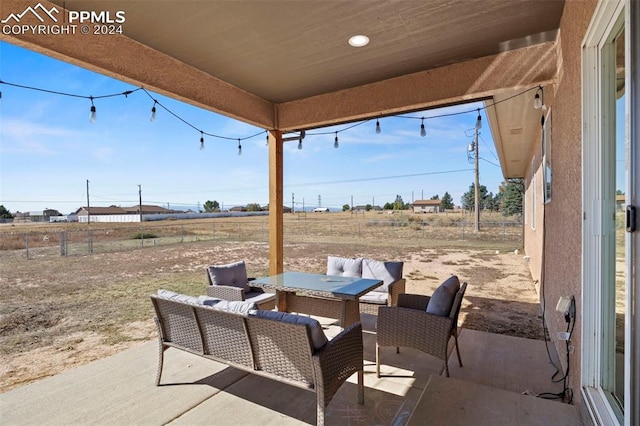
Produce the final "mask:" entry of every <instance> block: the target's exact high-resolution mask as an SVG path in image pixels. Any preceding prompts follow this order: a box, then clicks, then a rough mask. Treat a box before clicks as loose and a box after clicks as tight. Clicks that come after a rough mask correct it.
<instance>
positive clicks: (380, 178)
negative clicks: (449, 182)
mask: <svg viewBox="0 0 640 426" xmlns="http://www.w3.org/2000/svg"><path fill="white" fill-rule="evenodd" d="M468 171H473V169H460V170H445V171H440V172H426V173H412V174H407V175H395V176H378V177H371V178H361V179H345V180H333V181H324V182H310V183H297V184H291V185H285V187H302V186H313V185H333V184H340V183H355V182H369V181H374V180H387V179H401V178H408V177H416V176H429V175H440V174H449V173H460V172H468Z"/></svg>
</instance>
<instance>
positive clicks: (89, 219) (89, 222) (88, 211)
mask: <svg viewBox="0 0 640 426" xmlns="http://www.w3.org/2000/svg"><path fill="white" fill-rule="evenodd" d="M90 225H91V209H90V208H89V179H87V226H90Z"/></svg>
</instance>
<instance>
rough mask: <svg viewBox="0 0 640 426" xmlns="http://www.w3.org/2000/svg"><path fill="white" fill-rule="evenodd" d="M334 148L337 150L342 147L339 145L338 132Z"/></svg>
mask: <svg viewBox="0 0 640 426" xmlns="http://www.w3.org/2000/svg"><path fill="white" fill-rule="evenodd" d="M333 147H334V148H336V149H337V148H339V147H340V144H339V143H338V132H336V138H335V139H334V141H333Z"/></svg>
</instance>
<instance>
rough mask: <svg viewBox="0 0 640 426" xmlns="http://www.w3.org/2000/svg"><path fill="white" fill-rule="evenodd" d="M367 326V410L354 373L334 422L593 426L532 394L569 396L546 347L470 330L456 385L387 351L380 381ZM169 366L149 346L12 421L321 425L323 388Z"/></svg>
mask: <svg viewBox="0 0 640 426" xmlns="http://www.w3.org/2000/svg"><path fill="white" fill-rule="evenodd" d="M363 324H364V326H365V332H364V333H363V336H364V345H365V354H364V355H365V405H363V406H362V405H358V404H357V387H356V385H355V376H354V377H351V378H350V379H349V381H348V382H347V383H345V384H344V385H343V386H342V387H341V388H340V390H339V391H338V393H337V394H336V395H335V396H334V398H333V400H332V401H331V403H330V404H329V406H328V407H327V410H326V424H328V425H354V424H362V425H405V424H412V425H413V424H416V425H418V424H474V425H482V424H510V423H509V421H510V420H511V419H519V421H518V423H519V424H563V425H567V424H576V425H578V424H581V422H580V416H579V413H578V410H577V408H576V407H575V406H573V405H568V404H563V403H561V402H558V401H550V400H545V399H542V398H536V397H534V396H529V395H523V392H525V393H528V394H539V393H543V392H553V393H557V392H560V391H561V390H562V385H561V384H560V383H553V381H552V380H551V376H552V374H553V373H554V371H555V368H554V367H553V366H552V365H551V364H550V363H549V360H548V357H547V352H546V350H545V345H544V342H543V341H540V340H529V339H522V338H516V337H510V336H505V335H498V334H489V333H484V332H480V331H475V330H468V329H462V330H461V333H460V338H459V341H460V352H461V356H462V361H463V363H464V367H462V368H460V367H459V366H458V362H457V359H456V357H455V354H454V355H453V356H452V357H451V358H450V360H449V369H450V372H451V378H446V377H441V376H439V375H440V374H441V373H442V371H443V363H442V362H440V361H439V360H437V359H435V358H432V357H430V356H428V355H425V354H422V353H420V352H418V351H414V350H410V349H401V352H400V354H396V353H395V349H394V348H383V351H382V364H383V366H382V374H383V377H381V378H380V379H378V378H376V374H375V339H376V336H375V332H374V324H375V317H373V316H370V315H363ZM330 328H331V327H330ZM157 362H158V346H157V342H156V341H153V342H146V343H143V344H140V345H139V346H136V347H135V348H132V349H129V350H127V351H124V352H122V353H119V354H117V355H114V356H111V357H108V358H104V359H101V360H99V361H95V362H92V363H90V364H87V365H84V366H82V367H78V368H76V369H73V370H69V371H66V372H64V373H62V374H59V375H57V376H54V377H50V378H46V379H43V380H40V381H38V382H35V383H32V384H29V385H26V386H24V387H20V388H17V389H14V390H12V391H9V392H6V393H3V394H0V424H2V425H26V424H39V425H62V424H64V425H113V424H127V425H133V424H135V425H164V424H171V425H193V424H216V425H236V426H237V425H253V424H260V425H270V424H273V425H299V424H315V421H316V414H315V394H313V393H312V392H308V391H305V390H302V389H299V388H296V387H293V386H289V385H285V384H282V383H279V382H276V381H273V380H269V379H266V378H262V377H258V376H256V375H252V374H248V373H244V372H242V371H239V370H235V369H232V368H229V367H227V366H226V365H224V364H220V363H217V362H213V361H209V360H206V359H203V358H201V357H198V356H195V355H191V354H188V353H186V352H182V351H178V350H175V349H169V350H168V351H167V352H166V354H165V363H164V371H163V376H162V382H161V383H162V384H161V386H158V387H156V386H155V384H154V380H155V375H156V368H157ZM432 375H434V376H433V377H432ZM421 398H422V399H421ZM419 401H421V402H420V403H419ZM416 407H418V408H417V409H416Z"/></svg>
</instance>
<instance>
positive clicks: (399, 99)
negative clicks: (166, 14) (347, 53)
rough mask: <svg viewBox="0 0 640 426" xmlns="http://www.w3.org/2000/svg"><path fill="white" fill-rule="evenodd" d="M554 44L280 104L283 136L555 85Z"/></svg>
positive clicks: (279, 115) (550, 43)
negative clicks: (305, 130) (300, 131)
mask: <svg viewBox="0 0 640 426" xmlns="http://www.w3.org/2000/svg"><path fill="white" fill-rule="evenodd" d="M556 56H557V49H556V44H555V42H546V43H541V44H537V45H535V46H529V47H525V48H522V49H517V50H511V51H508V52H503V53H500V54H497V55H491V56H486V57H483V58H479V59H473V60H469V61H466V62H460V63H456V64H452V65H448V66H445V67H440V68H435V69H432V70H427V71H421V72H417V73H414V74H409V75H406V76H401V77H396V78H392V79H388V80H384V81H379V82H375V83H371V84H367V85H363V86H359V87H354V88H351V89H346V90H341V91H338V92H333V93H328V94H324V95H318V96H313V97H309V98H306V99H300V100H296V101H291V102H285V103H281V104H276V106H275V107H276V111H277V116H278V126H279V129H280V130H282V131H292V130H295V129H310V128H316V127H323V126H329V125H335V124H339V123H346V122H350V121H357V120H364V119H368V118H372V117H377V116H384V115H390V114H397V113H402V112H406V111H410V110H414V111H415V110H421V109H428V108H433V107H436V106H439V105H443V104H455V103H462V102H468V101H470V100H474V99H482V98H487V97H490V96H491V95H492V94H494V93H497V92H501V91H506V90H514V89H515V90H518V89H527V88H530V87H533V86H536V85H539V84H547V83H551V82H553V81H554V78H555V76H556V66H557V60H556Z"/></svg>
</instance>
